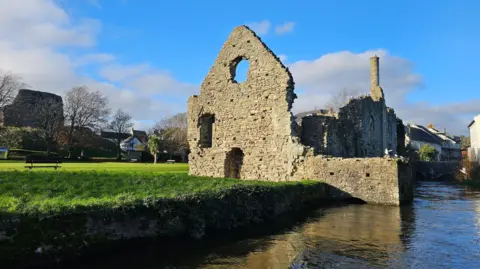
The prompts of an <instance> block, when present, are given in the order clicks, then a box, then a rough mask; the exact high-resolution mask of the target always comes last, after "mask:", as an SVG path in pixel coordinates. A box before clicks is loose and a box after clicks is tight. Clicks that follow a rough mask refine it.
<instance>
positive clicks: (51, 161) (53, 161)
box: [25, 157, 62, 170]
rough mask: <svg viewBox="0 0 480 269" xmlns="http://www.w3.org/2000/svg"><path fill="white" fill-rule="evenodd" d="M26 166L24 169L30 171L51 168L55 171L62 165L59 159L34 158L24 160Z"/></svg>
mask: <svg viewBox="0 0 480 269" xmlns="http://www.w3.org/2000/svg"><path fill="white" fill-rule="evenodd" d="M25 163H26V164H30V165H26V166H25V168H28V169H32V168H53V169H55V170H57V168H60V167H61V166H60V164H61V163H62V161H61V160H59V159H35V158H28V157H27V158H26V159H25ZM33 164H55V165H40V166H34V165H33Z"/></svg>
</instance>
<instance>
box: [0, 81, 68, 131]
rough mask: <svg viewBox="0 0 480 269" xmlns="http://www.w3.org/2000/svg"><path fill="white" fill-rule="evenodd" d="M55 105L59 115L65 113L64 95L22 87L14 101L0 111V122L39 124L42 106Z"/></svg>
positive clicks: (34, 126)
mask: <svg viewBox="0 0 480 269" xmlns="http://www.w3.org/2000/svg"><path fill="white" fill-rule="evenodd" d="M47 105H48V106H55V107H56V108H55V109H58V110H60V111H58V113H57V114H58V115H63V100H62V97H60V96H58V95H56V94H53V93H49V92H41V91H33V90H27V89H22V90H19V91H18V94H17V96H16V97H15V99H14V100H13V103H12V104H10V105H7V106H5V107H4V108H3V111H0V124H3V125H4V126H16V127H32V128H36V127H38V126H37V118H38V117H37V115H38V113H37V112H38V111H39V109H41V107H40V106H47Z"/></svg>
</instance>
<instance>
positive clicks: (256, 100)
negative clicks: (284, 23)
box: [188, 26, 412, 205]
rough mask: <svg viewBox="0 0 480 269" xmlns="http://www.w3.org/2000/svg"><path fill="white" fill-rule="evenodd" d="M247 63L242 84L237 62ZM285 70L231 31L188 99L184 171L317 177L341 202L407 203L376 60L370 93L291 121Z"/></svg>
mask: <svg viewBox="0 0 480 269" xmlns="http://www.w3.org/2000/svg"><path fill="white" fill-rule="evenodd" d="M242 60H247V61H249V64H250V65H249V70H248V72H247V79H246V81H244V82H242V83H239V82H237V81H236V80H235V75H236V68H237V65H238V64H239V63H240V62H241V61H242ZM295 98H296V94H295V93H294V81H293V77H292V75H291V74H290V72H289V70H288V69H287V68H286V67H285V66H284V65H283V64H282V62H281V61H280V59H279V58H278V57H277V56H276V55H275V54H274V53H273V52H272V51H271V50H270V49H269V48H268V47H267V46H266V45H265V44H264V43H263V42H262V41H261V39H260V38H259V37H258V36H257V35H256V34H255V33H254V32H253V31H252V30H250V29H249V28H248V27H246V26H239V27H236V28H235V29H234V30H233V32H232V33H231V35H230V37H229V38H228V40H227V41H226V42H225V44H224V45H223V48H222V49H221V51H220V53H219V55H218V57H217V59H216V61H215V63H214V65H213V66H212V67H211V69H210V71H209V73H208V74H207V76H206V78H205V79H204V81H203V83H202V85H201V89H200V95H198V96H197V95H194V96H192V97H190V98H189V100H188V141H189V144H190V149H191V152H190V155H189V167H190V168H189V169H190V170H189V174H191V175H198V176H210V177H227V178H240V179H246V180H248V179H258V180H268V181H297V180H303V179H310V180H320V181H324V182H326V183H328V184H329V185H331V186H333V187H335V188H336V189H338V190H339V191H340V192H341V193H342V195H341V196H343V197H355V198H358V199H361V200H363V201H366V202H370V203H380V204H394V205H398V204H400V203H401V202H406V201H410V200H411V199H412V186H411V170H410V167H409V166H408V165H406V164H404V163H402V162H401V161H400V160H399V159H397V158H391V157H384V155H385V149H388V150H390V151H391V153H392V154H395V152H396V145H397V117H396V115H395V113H394V111H393V109H391V108H388V107H387V106H386V105H385V99H384V93H383V90H382V88H381V87H380V86H379V68H378V57H376V56H374V57H372V58H371V89H370V95H368V96H364V97H360V98H356V99H352V100H350V101H349V103H348V104H346V105H345V106H344V107H342V108H340V110H339V112H338V113H307V115H304V116H303V117H300V118H298V117H297V119H295V117H294V116H293V114H292V113H291V111H290V110H291V108H292V104H293V101H294V99H295Z"/></svg>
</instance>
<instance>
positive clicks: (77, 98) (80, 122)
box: [64, 86, 110, 157]
mask: <svg viewBox="0 0 480 269" xmlns="http://www.w3.org/2000/svg"><path fill="white" fill-rule="evenodd" d="M64 102H65V121H66V126H67V132H66V136H67V149H68V155H69V157H71V150H72V147H73V144H74V136H75V131H76V130H81V129H84V128H90V129H92V130H95V129H98V128H99V127H100V126H101V125H102V124H104V123H105V122H107V120H106V117H107V116H108V114H110V109H109V108H108V106H107V105H108V98H107V97H105V96H103V95H102V94H101V93H100V92H99V91H95V92H90V91H89V90H88V88H87V87H86V86H81V87H74V88H72V89H71V90H70V91H68V92H67V94H66V95H65V98H64Z"/></svg>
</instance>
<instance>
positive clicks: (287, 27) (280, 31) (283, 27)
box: [275, 22, 295, 35]
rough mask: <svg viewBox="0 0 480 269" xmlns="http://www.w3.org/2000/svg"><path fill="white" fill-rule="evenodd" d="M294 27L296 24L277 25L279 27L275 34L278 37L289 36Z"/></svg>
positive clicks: (276, 28)
mask: <svg viewBox="0 0 480 269" xmlns="http://www.w3.org/2000/svg"><path fill="white" fill-rule="evenodd" d="M294 27H295V23H294V22H285V23H284V24H282V25H277V26H276V27H275V33H276V34H277V35H283V34H287V33H290V32H292V31H293V28H294Z"/></svg>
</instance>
